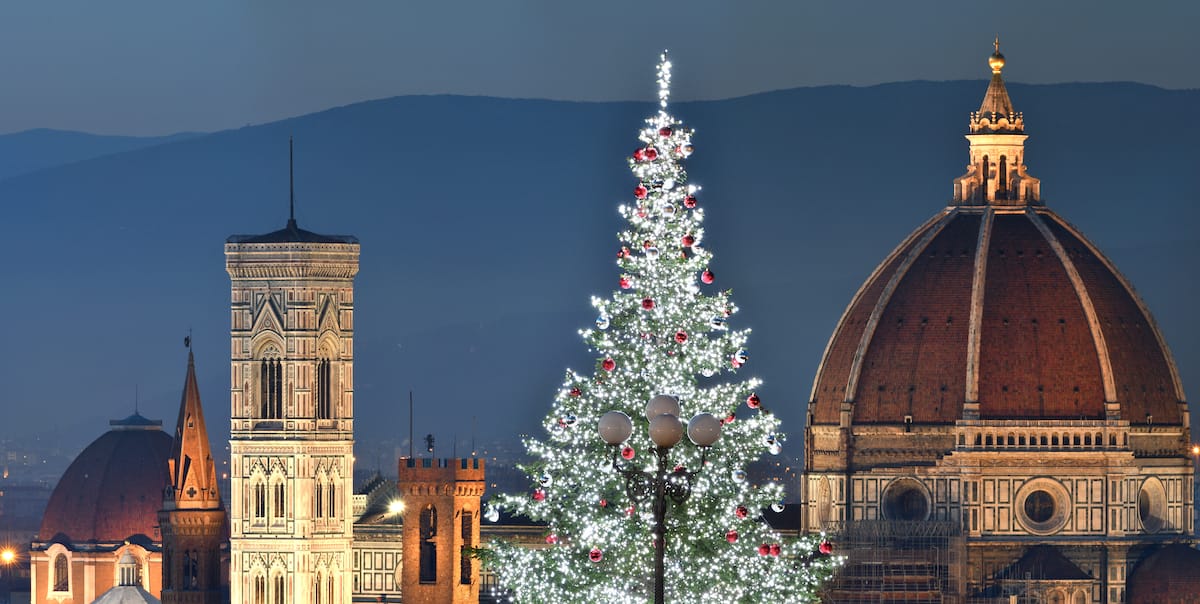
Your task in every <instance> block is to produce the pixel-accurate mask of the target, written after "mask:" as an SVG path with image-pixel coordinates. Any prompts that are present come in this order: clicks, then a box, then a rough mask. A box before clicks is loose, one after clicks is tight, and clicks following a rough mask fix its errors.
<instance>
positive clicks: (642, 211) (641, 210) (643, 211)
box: [637, 206, 646, 218]
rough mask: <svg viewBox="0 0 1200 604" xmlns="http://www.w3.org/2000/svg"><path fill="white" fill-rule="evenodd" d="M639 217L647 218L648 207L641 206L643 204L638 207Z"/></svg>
mask: <svg viewBox="0 0 1200 604" xmlns="http://www.w3.org/2000/svg"><path fill="white" fill-rule="evenodd" d="M637 217H638V218H645V217H646V208H643V207H641V206H638V209H637Z"/></svg>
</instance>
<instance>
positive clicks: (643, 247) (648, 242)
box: [642, 239, 654, 250]
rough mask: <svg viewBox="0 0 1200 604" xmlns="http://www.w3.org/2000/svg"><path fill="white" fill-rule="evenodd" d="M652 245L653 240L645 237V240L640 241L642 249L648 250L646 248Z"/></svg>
mask: <svg viewBox="0 0 1200 604" xmlns="http://www.w3.org/2000/svg"><path fill="white" fill-rule="evenodd" d="M652 247H654V242H653V241H650V240H649V239H647V240H645V241H643V242H642V249H643V250H648V249H650V248H652Z"/></svg>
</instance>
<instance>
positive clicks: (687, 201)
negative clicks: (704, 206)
mask: <svg viewBox="0 0 1200 604" xmlns="http://www.w3.org/2000/svg"><path fill="white" fill-rule="evenodd" d="M683 205H685V206H687V207H688V208H694V207H696V196H695V195H688V196H687V197H684V198H683Z"/></svg>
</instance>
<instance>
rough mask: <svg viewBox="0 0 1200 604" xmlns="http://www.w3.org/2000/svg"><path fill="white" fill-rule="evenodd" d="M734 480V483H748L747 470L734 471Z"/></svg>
mask: <svg viewBox="0 0 1200 604" xmlns="http://www.w3.org/2000/svg"><path fill="white" fill-rule="evenodd" d="M733 480H734V482H746V471H745V470H734V471H733Z"/></svg>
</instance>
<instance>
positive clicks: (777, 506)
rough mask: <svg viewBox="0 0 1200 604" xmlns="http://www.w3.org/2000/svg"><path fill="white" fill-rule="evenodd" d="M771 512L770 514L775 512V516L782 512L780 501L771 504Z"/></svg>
mask: <svg viewBox="0 0 1200 604" xmlns="http://www.w3.org/2000/svg"><path fill="white" fill-rule="evenodd" d="M771 511H772V512H775V513H776V514H778V513H780V512H782V511H783V502H782V501H777V502H775V503H772V504H771Z"/></svg>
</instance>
